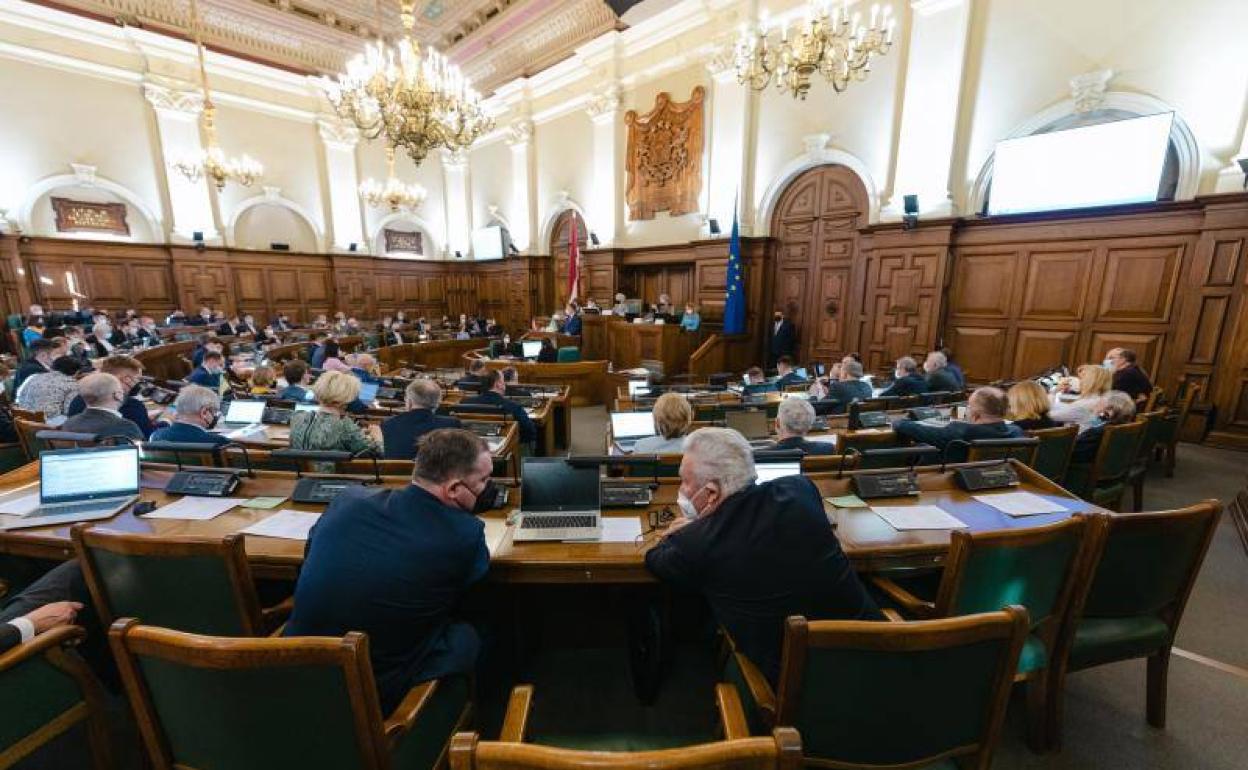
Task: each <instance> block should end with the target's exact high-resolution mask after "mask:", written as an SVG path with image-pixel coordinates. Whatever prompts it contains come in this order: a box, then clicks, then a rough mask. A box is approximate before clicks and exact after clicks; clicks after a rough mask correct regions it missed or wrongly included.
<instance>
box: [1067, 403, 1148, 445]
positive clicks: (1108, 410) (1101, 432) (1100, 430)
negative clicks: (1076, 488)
mask: <svg viewBox="0 0 1248 770" xmlns="http://www.w3.org/2000/svg"><path fill="white" fill-rule="evenodd" d="M1099 401H1100V404H1099V406H1098V408H1097V410H1096V420H1095V421H1094V422H1093V423H1091V424H1090V425H1089V426H1088V428H1087V430H1085V431H1083V432H1081V433H1080V434H1079V437H1078V438H1076V439H1075V448H1074V449H1073V450H1072V451H1071V455H1070V461H1071V462H1072V463H1091V462H1095V461H1096V453H1097V452H1098V451H1100V448H1101V440H1102V439H1104V438H1105V427H1106V426H1107V425H1124V424H1126V423H1129V422H1131V421H1132V420H1134V419H1135V400H1134V399H1132V398H1131V396H1130V395H1128V394H1126V393H1123V392H1122V391H1120V390H1111V391H1109V392H1108V393H1106V394H1105V395H1103V396H1101V397H1100V399H1099Z"/></svg>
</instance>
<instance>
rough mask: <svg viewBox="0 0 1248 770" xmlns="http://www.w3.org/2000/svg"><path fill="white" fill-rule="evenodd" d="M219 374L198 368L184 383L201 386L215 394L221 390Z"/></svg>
mask: <svg viewBox="0 0 1248 770" xmlns="http://www.w3.org/2000/svg"><path fill="white" fill-rule="evenodd" d="M221 374H222V373H221V372H209V371H208V370H207V369H205V368H204V367H202V366H200V367H198V368H196V369H195V371H193V372H191V374H190V376H189V377H187V378H186V381H187V382H189V383H191V384H192V385H203V386H204V387H205V388H207V389H209V390H211V391H212V392H214V393H217V392H219V391H220V390H221Z"/></svg>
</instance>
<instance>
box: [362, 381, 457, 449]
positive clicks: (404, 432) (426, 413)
mask: <svg viewBox="0 0 1248 770" xmlns="http://www.w3.org/2000/svg"><path fill="white" fill-rule="evenodd" d="M404 400H405V401H406V402H407V411H406V412H403V413H402V414H396V415H395V416H394V417H390V418H387V419H386V421H385V422H383V423H382V424H381V438H382V446H384V447H385V453H386V455H385V456H386V459H387V460H411V459H414V458H415V457H416V443H417V442H418V441H420V438H421V436H424V435H425V434H426V433H429V432H430V431H435V430H438V429H439V428H462V427H463V424H462V423H460V421H459V420H457V419H455V418H454V417H444V416H442V415H440V414H435V410H436V409H437V408H438V404H440V403H442V389H441V388H439V387H438V383H436V382H434V381H433V380H412V382H411V384H409V385H408V386H407V391H406V392H405V393H404Z"/></svg>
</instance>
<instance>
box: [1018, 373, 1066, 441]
mask: <svg viewBox="0 0 1248 770" xmlns="http://www.w3.org/2000/svg"><path fill="white" fill-rule="evenodd" d="M1006 397H1007V398H1008V399H1009V401H1010V411H1009V414H1008V415H1006V417H1007V419H1009V420H1010V422H1012V423H1014V424H1015V425H1017V426H1018V427H1020V428H1022V429H1023V430H1042V429H1044V428H1053V427H1056V426H1057V423H1055V422H1053V418H1051V417H1049V409H1050V404H1049V394H1047V393H1045V392H1044V388H1043V387H1041V385H1040V383H1038V382H1036V381H1035V380H1023V381H1022V382H1016V383H1014V385H1013V386H1011V387H1010V390H1009V392H1008V393H1006Z"/></svg>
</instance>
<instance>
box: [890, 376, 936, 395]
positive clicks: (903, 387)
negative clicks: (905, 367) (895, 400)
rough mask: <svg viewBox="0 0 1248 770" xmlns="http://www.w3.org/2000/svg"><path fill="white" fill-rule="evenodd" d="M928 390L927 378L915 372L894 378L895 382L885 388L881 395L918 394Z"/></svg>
mask: <svg viewBox="0 0 1248 770" xmlns="http://www.w3.org/2000/svg"><path fill="white" fill-rule="evenodd" d="M926 392H927V379H926V378H925V377H924V376H923V375H921V374H919V373H918V372H915V373H914V374H907V375H906V376H905V377H901V378H899V379H896V380H893V384H892V385H889V386H888V387H887V388H885V389H884V391H883V392H882V393H880V395H881V396H889V397H891V396H917V395H919V394H920V393H926Z"/></svg>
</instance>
